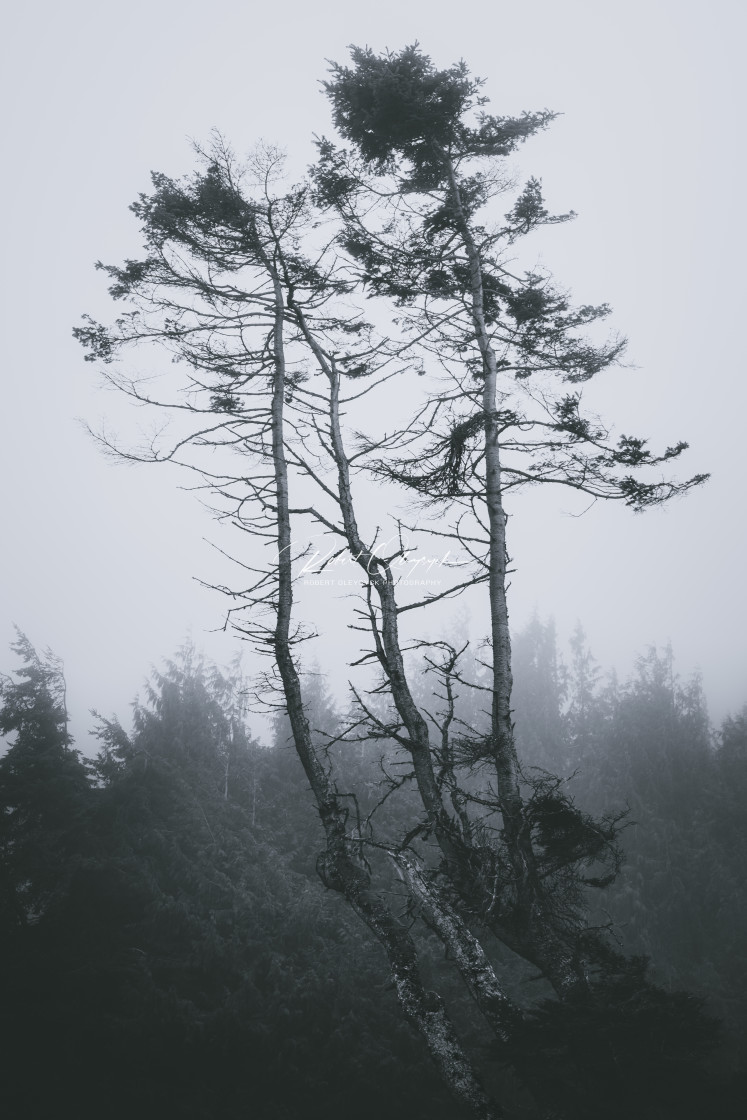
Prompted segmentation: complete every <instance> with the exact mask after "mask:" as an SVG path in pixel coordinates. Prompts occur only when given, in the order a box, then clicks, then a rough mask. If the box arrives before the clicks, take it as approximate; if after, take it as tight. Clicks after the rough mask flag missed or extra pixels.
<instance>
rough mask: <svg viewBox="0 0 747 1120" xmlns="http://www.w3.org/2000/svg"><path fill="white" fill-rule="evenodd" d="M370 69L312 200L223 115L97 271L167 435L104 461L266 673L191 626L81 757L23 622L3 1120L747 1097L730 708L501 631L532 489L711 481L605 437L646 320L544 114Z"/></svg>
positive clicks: (626, 439) (8, 887)
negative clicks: (193, 523) (555, 239)
mask: <svg viewBox="0 0 747 1120" xmlns="http://www.w3.org/2000/svg"><path fill="white" fill-rule="evenodd" d="M349 50H350V64H349V65H347V64H342V63H337V62H333V63H331V64H330V69H329V71H328V80H326V81H324V82H323V83H322V88H323V91H324V93H325V95H326V98H327V101H328V105H329V108H330V111H331V117H332V124H333V128H334V132H333V133H332V134H331V137H328V136H316V138H315V153H316V155H315V162H314V164H313V165H312V166H311V167H310V168H308V170H307V172H306V173H305V175H304V176H303V177H302V178H301V179H300V180H299V181H297V182H293V183H290V182H289V181H288V179H287V176H286V171H285V168H286V162H287V161H286V160H285V157H284V156H283V154H282V152H280V151H279V150H278V149H277V148H274V147H272V146H271V145H269V144H267V143H260V144H258V145H257V146H256V147H255V148H254V149H252V150H251V151H250V153H249V154H248V155H247V156H245V157H241V158H239V157H238V156H237V155H236V154H235V152H234V150H233V149H232V147H231V145H230V143H229V142H228V140H227V139H226V138H225V137H224V136H223V135H222V134H220V133H219V132H217V131H215V132H213V134H212V136H211V137H210V139H209V140H208V141H207V142H206V143H202V144H199V143H198V144H195V145H194V157H195V167H194V169H193V170H192V171H191V172H190V173H188V174H186V175H184V176H182V177H181V178H175V177H173V176H171V175H168V174H165V173H163V172H159V171H154V172H152V173H151V188H150V190H149V191H146V192H142V193H140V194H139V196H138V198H137V199H136V201H135V202H134V203H132V205H131V206H130V211H131V213H132V215H133V216H134V218H135V219H136V220H137V222H138V223H139V242H140V248H139V250H138V255H137V256H135V257H127V258H126V259H125V260H124V261H123V262H122V263H119V264H111V263H104V262H101V261H99V262H98V263H97V265H96V267H97V269H98V270H99V272H101V273H102V274H103V277H104V278H105V279H106V281H107V285H108V294H109V296H110V297H111V300H112V301H114V303H115V305H116V312H115V316H114V318H113V319H112V320H110V321H108V322H101V321H99V320H98V319H96V318H94V317H93V316H91V315H89V314H84V315H83V317H82V319H81V320H80V322H79V325H78V326H76V327H75V328H74V329H73V335H74V337H75V338H76V339H77V341H78V342H79V343H80V344H81V345H82V347H83V350H84V358H85V361H87V362H90V363H93V364H94V365H95V367H96V370H97V372H98V374H99V377H100V379H101V381H102V382H103V385H104V387H105V388H107V389H108V390H109V391H110V393H111V394H112V396H113V397H114V398H115V399H116V400H117V401H120V402H122V404H123V405H126V406H127V407H128V408H129V407H130V406H132V407H133V408H134V409H135V410H136V411H138V410H139V412H140V413H141V415H146V416H147V417H148V418H149V420H148V421H147V422H146V423H145V424H142V425H141V426H140V428H139V435H138V437H137V438H135V439H133V440H128V439H127V437H121V436H120V435H119V434H118V432H117V431H116V430H115V429H114V428H112V427H111V426H110V425H108V424H107V423H104V424H103V425H102V426H101V427H99V428H98V429H89V431H91V434H92V435H93V436H94V438H95V439H96V440H97V441H98V444H99V446H100V448H101V450H102V451H103V452H104V453H105V454H106V455H108V456H110V457H113V458H114V459H115V460H116V461H118V462H120V463H121V462H126V463H135V464H141V465H142V464H148V465H150V466H151V467H153V466H155V465H156V464H169V466H170V468H177V470H178V472H179V475H180V478H181V480H182V485H183V487H184V488H186V489H191V490H193V491H195V493H196V496H197V497H198V499H200V501H201V502H202V504H203V506H205V507H207V509H208V510H209V511H210V513H211V514H212V515H213V517H214V518H215V521H216V523H217V525H216V532H218V531H220V534H221V535H220V536H219V538H218V540H219V542H220V543H218V541H216V567H215V569H214V571H215V576H214V578H212V579H211V580H210V581H202V582H203V583H206V585H207V587H208V589H209V590H210V591H211V592H213V593H215V594H216V598H218V596H222V597H223V599H222V601H223V602H224V603H226V604H227V605H226V606H225V610H224V614H223V620H224V621H223V627H222V629H223V630H224V631H225V632H226V633H227V634H228V635H229V636H231V637H233V638H234V639H238V640H239V642H241V643H243V644H244V646H246V647H248V649H249V650H251V657H252V658H253V661H252V673H251V675H250V676H248V677H247V678H245V677H244V676H243V671H242V668H241V663H240V661H238V660H237V661H236V662H234V664H233V665H232V667H231V668H230V669H228V670H219V669H218V668H216V667H215V666H214V665H212V664H209V663H208V662H207V661H206V660H205V659H204V658H203V657H202V656H201V654H200V652H199V650H197V649H196V648H194V647H193V646H191V645H185V646H184V648H183V649H182V650H181V651H179V653H178V654H177V655H176V656H175V658H174V659H173V660H172V661H169V662H167V663H166V665H165V667H164V668H163V669H162V670H160V671H159V672H155V673H154V674H153V675H152V677H151V679H150V681H149V684H148V685H147V688H146V690H145V693H144V698H143V699H142V700H140V701H138V702H137V703H136V705H135V707H134V715H133V719H132V726H131V727H129V726H128V727H124V726H122V725H121V724H120V723H119V722H118V721H117V720H116V719H115V718H107V717H105V716H100V715H96V714H94V718H95V720H96V722H95V729H94V732H93V734H94V736H95V738H96V740H97V743H98V753H97V754H96V755H95V757H94V753H95V752H92V751H90V750H84V751H81V750H79V749H77V748H76V745H75V743H74V742H73V738H72V735H71V731H70V727H71V719H70V713H68V710H67V688H66V684H65V678H64V672H63V666H62V663H61V661H60V660H59V659H58V657H57V656H56V655H55V653H53V652H52V651H49V650H48V651H42V652H39V651H38V650H37V649H35V648H34V646H33V645H32V644H31V643H30V642H29V640H28V639H27V638H26V637H25V636H24V635H23V634H22V633H20V632H19V633H18V638H17V642H16V644H15V647H14V648H15V652H16V654H17V655H18V657H19V658H20V666H17V667H16V668H15V670H13V671H12V672H11V673H10V674H8V675H6V676H5V677H3V684H2V709H1V710H0V732H2V734H3V735H5V736H6V741H7V749H6V751H5V753H4V755H3V756H2V758H1V759H0V802H1V803H2V810H3V811H2V815H1V816H0V828H2V833H0V860H1V863H0V874H1V875H2V880H1V881H0V890H1V891H2V895H3V919H2V921H3V926H2V937H3V939H4V943H3V953H2V958H1V960H2V964H0V968H2V970H3V977H4V981H5V990H6V993H7V999H6V1001H5V1003H4V1007H3V1011H2V1015H3V1016H4V1024H3V1027H4V1035H5V1036H7V1037H8V1039H9V1041H8V1043H7V1044H6V1046H5V1047H4V1050H3V1055H4V1057H5V1058H6V1059H7V1060H8V1062H7V1064H8V1075H7V1077H6V1079H5V1094H6V1097H7V1099H8V1100H9V1102H10V1104H11V1106H12V1108H11V1111H12V1113H13V1114H14V1115H19V1116H21V1115H27V1116H29V1117H43V1116H47V1115H50V1114H52V1113H53V1112H54V1113H56V1112H57V1111H59V1108H60V1106H62V1107H64V1108H66V1109H70V1107H71V1106H72V1107H74V1109H75V1112H76V1114H77V1115H79V1116H87V1115H89V1114H90V1115H93V1114H94V1112H95V1113H96V1114H99V1113H101V1112H102V1111H105V1112H106V1113H107V1114H109V1115H114V1116H119V1115H121V1116H125V1115H127V1116H129V1115H131V1114H132V1113H133V1112H135V1113H137V1114H138V1115H142V1116H145V1117H148V1116H152V1117H154V1118H155V1117H160V1118H163V1117H170V1116H173V1117H205V1118H208V1117H216V1118H224V1117H225V1118H227V1120H230V1118H232V1117H238V1116H239V1115H241V1116H244V1115H246V1114H247V1113H249V1114H252V1115H256V1116H257V1117H259V1118H260V1120H265V1118H266V1120H275V1118H277V1120H281V1118H288V1120H290V1118H294V1117H301V1116H303V1117H316V1116H318V1117H320V1118H321V1117H322V1116H324V1117H327V1116H329V1115H331V1114H333V1112H335V1111H338V1110H342V1109H344V1110H346V1111H350V1112H354V1113H355V1114H356V1115H357V1116H360V1117H362V1118H365V1117H367V1116H370V1117H371V1118H373V1117H374V1116H376V1117H379V1116H381V1115H382V1114H383V1113H385V1112H386V1113H389V1114H391V1115H392V1116H393V1117H401V1118H402V1120H404V1118H405V1117H414V1118H417V1120H420V1118H422V1120H425V1117H426V1116H427V1117H429V1118H430V1117H436V1118H438V1117H444V1118H445V1117H453V1118H455V1120H456V1118H457V1117H460V1118H461V1117H464V1118H465V1120H467V1118H468V1117H471V1118H472V1120H502V1118H508V1120H511V1118H513V1120H521V1118H522V1117H523V1118H526V1120H605V1118H606V1120H623V1118H626V1120H627V1118H628V1117H630V1116H632V1115H634V1116H636V1117H640V1118H641V1120H665V1118H669V1120H674V1118H675V1117H676V1118H678V1120H679V1118H686V1117H693V1118H695V1117H701V1116H704V1115H712V1114H716V1115H720V1116H725V1117H728V1116H729V1115H730V1114H734V1115H737V1114H738V1113H737V1110H738V1108H739V1099H740V1095H741V1096H743V1090H744V1082H745V1077H744V1058H745V1053H744V1026H745V1021H744V1017H745V999H744V997H745V982H746V981H745V973H744V945H743V941H742V937H741V934H742V931H743V929H744V925H745V922H744V918H745V915H744V913H743V911H744V868H745V850H744V845H745V820H744V813H743V799H744V793H745V788H744V787H745V781H746V780H747V771H746V769H745V767H746V766H747V760H746V758H745V755H746V752H747V744H746V742H745V713H744V712H743V713H742V714H741V715H737V716H733V717H730V718H729V719H727V720H726V721H725V722H724V723H723V725H722V726H721V727H720V728H719V729H714V728H713V727H712V726H711V724H710V721H709V717H708V714H707V709H706V703H705V699H704V696H703V694H702V690H701V687H700V684H699V681H698V680H697V679H692V680H690V681H685V682H682V681H680V680H679V679H678V677H677V674H676V672H675V668H674V660H673V654H672V652H671V651H670V650H665V651H663V652H662V651H657V650H656V649H650V650H649V651H648V652H647V653H645V654H643V655H642V656H641V657H640V659H639V661H638V663H637V668H636V671H635V673H634V675H633V676H632V678H631V679H629V680H627V681H626V682H624V683H620V682H619V681H618V680H617V678H616V677H615V676H614V674H610V673H606V672H605V671H604V670H603V668H602V667H601V666H599V665H598V664H597V662H596V661H595V659H594V657H593V654H592V651H590V650H589V648H588V646H587V643H586V639H585V636H584V633H583V631H582V629H581V628H580V627H579V628H578V629H577V630H576V632H575V634H574V636H573V639H572V641H571V645H570V648H569V650H568V651H566V652H561V651H559V650H558V648H557V641H556V637H555V633H554V628H553V624H552V623H551V622H547V621H542V620H541V619H540V618H539V617H535V618H534V620H533V621H532V622H531V624H530V625H529V626H528V627H527V628H526V629H524V630H523V631H521V630H520V631H519V632H514V631H513V630H512V628H511V625H510V622H509V613H510V612H509V607H510V603H511V594H510V589H511V583H512V576H513V573H514V568H513V564H514V559H513V557H512V554H511V548H512V544H511V540H512V536H511V534H512V530H513V527H514V525H515V524H516V521H515V520H514V519H521V518H522V516H523V511H524V509H525V508H526V507H525V506H524V505H523V501H524V499H523V498H522V497H521V495H522V493H523V492H525V491H527V490H530V491H533V492H537V491H541V492H542V494H543V495H546V496H548V497H549V496H550V495H558V494H562V495H565V496H566V497H565V498H564V501H567V502H569V503H570V508H571V511H572V512H573V513H574V515H576V516H580V515H581V514H583V513H585V512H587V511H588V510H590V509H591V508H592V507H594V506H596V505H597V504H599V505H600V506H601V505H607V506H615V505H616V506H617V510H618V515H619V516H620V517H626V516H628V517H629V516H633V515H643V514H645V512H646V511H648V510H651V509H657V510H658V509H659V508H660V507H664V506H666V507H669V506H670V505H671V504H673V503H674V501H675V500H676V499H684V498H686V497H687V496H688V495H689V494H690V492H691V491H693V490H696V489H699V488H701V487H703V486H704V485H705V484H706V483H707V482H708V479H709V476H708V474H706V473H704V472H703V471H697V472H696V473H689V474H685V475H684V476H682V475H678V474H675V473H673V472H674V471H677V470H678V469H679V464H680V461H681V459H682V458H683V456H684V455H685V452H686V451H687V449H688V444H687V442H686V441H685V440H683V439H681V438H673V437H672V440H671V442H669V443H663V444H660V443H659V439H658V438H657V440H655V441H652V440H650V439H649V437H647V436H645V435H642V434H632V433H631V431H630V429H629V428H628V424H627V422H626V424H625V427H624V428H623V429H622V431H620V430H618V429H617V426H616V424H615V421H614V417H613V418H611V419H609V420H608V419H603V418H602V417H601V416H600V415H598V413H597V405H598V403H599V401H600V399H601V398H600V397H599V396H597V395H595V391H596V388H597V380H596V379H598V378H599V377H600V375H604V376H605V377H606V376H607V375H609V374H610V373H611V372H612V371H615V370H617V369H619V368H623V367H624V363H623V358H624V356H625V353H626V345H627V343H626V339H625V338H624V337H623V336H622V335H621V334H620V333H619V332H617V331H615V330H611V329H610V328H609V327H608V325H607V321H608V319H609V316H610V314H611V310H610V307H609V306H608V305H607V304H606V303H593V304H592V303H584V302H578V303H577V302H575V301H574V298H573V297H572V296H571V294H570V292H569V291H567V290H566V288H565V287H564V286H562V284H561V283H560V282H558V281H556V280H555V279H554V277H553V276H552V275H551V273H550V271H549V270H548V269H547V268H546V267H545V266H544V265H543V263H542V257H541V254H540V255H539V256H538V253H537V248H536V246H537V244H538V238H545V237H546V236H548V235H549V233H550V231H551V229H552V227H556V226H559V225H565V224H567V223H568V222H571V221H572V220H573V219H574V217H575V214H574V213H573V212H572V211H567V212H561V213H554V212H553V211H552V210H551V209H550V207H549V205H548V204H547V203H546V201H545V196H544V194H543V188H542V182H541V180H540V179H539V178H538V177H537V176H535V175H531V176H530V177H529V178H527V179H524V180H523V181H520V179H519V177H518V176H517V175H516V174H515V173H514V170H513V167H512V165H511V159H512V157H513V156H514V155H515V154H516V152H517V151H518V149H520V148H522V147H523V145H524V144H525V143H527V142H528V141H530V140H531V139H532V138H533V137H535V136H537V135H538V134H540V133H543V132H544V131H545V130H547V129H548V128H550V127H551V126H552V125H553V122H554V121H555V119H556V117H557V114H556V113H555V112H553V111H551V110H548V109H543V110H533V111H524V112H522V113H521V114H520V115H518V116H500V115H495V114H492V113H489V112H488V111H487V109H486V105H487V104H488V97H487V95H486V94H485V92H484V87H485V84H486V83H485V82H484V81H483V79H481V78H479V77H475V76H473V75H472V73H471V72H470V70H469V68H468V67H467V65H466V63H465V62H463V61H461V62H458V63H455V64H453V65H452V66H451V67H449V68H447V69H443V70H440V69H438V68H437V67H436V66H435V65H434V63H433V62H432V60H431V58H430V57H429V56H428V55H426V54H425V53H424V52H423V51H422V49H421V48H420V46H419V45H418V44H417V43H414V44H412V45H411V46H407V47H405V48H403V49H402V50H400V51H398V52H392V51H385V52H383V53H381V54H376V53H375V52H374V51H372V50H371V49H369V48H367V47H366V48H361V47H351V48H349ZM591 382H594V385H593V386H592V387H591V388H587V386H589V383H591ZM636 412H637V413H638V412H639V413H640V414H641V415H643V416H645V399H642V400H641V401H640V408H639V409H637V410H636ZM667 438H669V436H667ZM542 536H543V534H542V533H540V534H538V542H539V540H540V539H541V538H542ZM553 547H557V546H554V542H553V541H552V540H544V539H543V540H542V544H541V547H540V548H539V549H538V551H539V552H541V554H542V555H543V556H546V557H547V563H548V564H551V563H552V551H553ZM420 565H426V568H425V571H424V572H423V571H421V572H419V571H418V569H419V566H420ZM434 566H435V569H436V574H435V576H434V578H431V579H429V578H416V577H417V576H418V575H419V574H420V575H430V574H432V569H433V568H434ZM408 577H409V578H408ZM328 592H329V594H327V593H328ZM610 593H615V589H612V588H610ZM456 608H458V609H460V610H461V611H462V613H461V615H459V616H457V615H455V614H454V613H453V611H454V609H456ZM335 626H337V627H338V630H339V629H340V628H342V629H344V631H345V633H346V634H347V636H348V639H349V642H350V643H351V644H349V646H348V647H347V648H345V649H344V650H343V649H342V647H341V646H340V645H339V644H338V641H337V639H336V637H335V636H334V627H335ZM258 666H261V668H260V669H259V670H258V671H257V667H258ZM341 688H344V689H345V697H346V699H345V701H344V703H343V702H341V701H333V699H332V697H333V696H336V695H339V691H340V689H341ZM94 702H95V698H94ZM255 715H262V716H263V717H264V721H265V722H264V723H263V724H262V726H263V727H268V726H269V727H271V728H272V731H271V732H268V733H266V732H265V731H264V730H263V731H262V732H261V733H258V734H255V735H253V734H252V725H253V719H254V717H255ZM78 718H79V716H78V714H77V713H76V720H77V719H78ZM76 726H77V724H76ZM256 727H257V725H256V724H255V725H254V729H255V732H256ZM41 1070H43V1071H44V1075H43V1076H39V1075H38V1073H39V1071H41Z"/></svg>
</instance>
